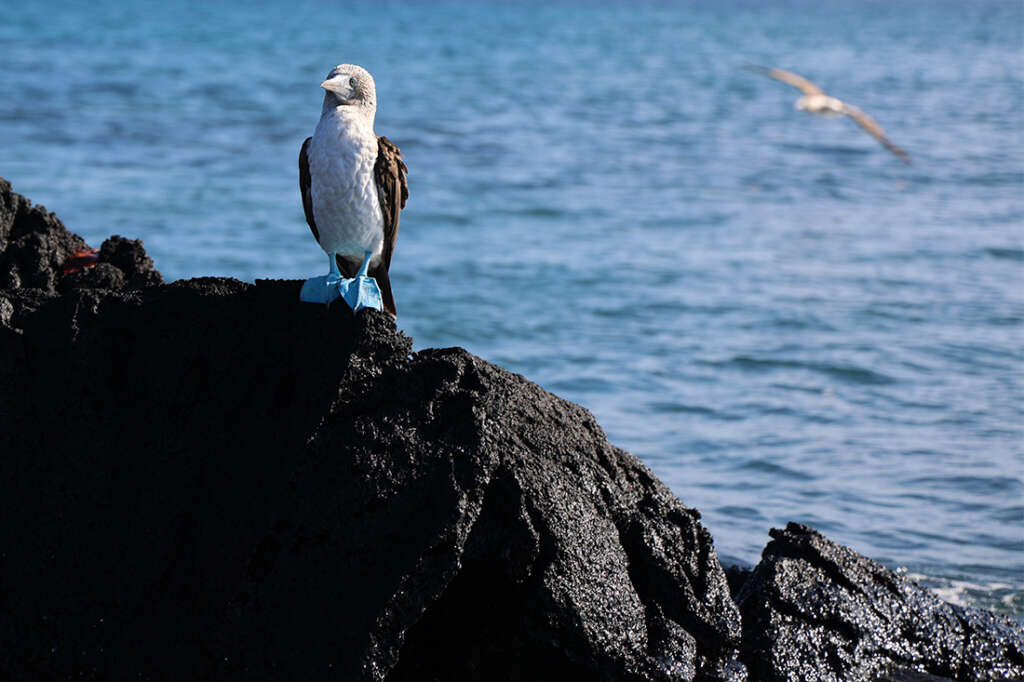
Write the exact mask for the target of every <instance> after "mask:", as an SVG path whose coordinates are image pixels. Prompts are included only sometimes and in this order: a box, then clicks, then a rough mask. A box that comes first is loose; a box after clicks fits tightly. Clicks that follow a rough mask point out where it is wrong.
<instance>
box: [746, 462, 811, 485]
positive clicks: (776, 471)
mask: <svg viewBox="0 0 1024 682" xmlns="http://www.w3.org/2000/svg"><path fill="white" fill-rule="evenodd" d="M737 469H738V470H740V471H757V472H760V473H767V474H773V475H776V476H782V477H784V478H790V479H794V480H797V481H813V480H814V479H815V478H816V477H815V476H814V475H813V474H809V473H807V472H804V471H797V470H796V469H790V468H789V467H784V466H782V465H781V464H776V463H775V462H769V461H768V460H766V459H752V460H750V461H748V462H744V463H743V464H742V465H740V466H739V467H737Z"/></svg>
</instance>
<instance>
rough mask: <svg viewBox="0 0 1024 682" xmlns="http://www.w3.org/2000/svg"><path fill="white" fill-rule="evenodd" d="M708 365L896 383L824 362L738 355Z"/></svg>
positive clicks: (878, 374)
mask: <svg viewBox="0 0 1024 682" xmlns="http://www.w3.org/2000/svg"><path fill="white" fill-rule="evenodd" d="M706 364H709V365H712V366H717V367H738V368H739V369H744V370H755V371H761V370H763V371H770V370H774V369H806V370H810V371H812V372H819V373H821V374H826V375H828V376H830V377H833V378H835V379H839V380H841V381H844V382H846V383H851V384H863V385H869V386H883V385H886V384H893V383H896V380H895V379H893V378H892V377H890V376H888V375H886V374H882V373H881V372H876V371H874V370H870V369H866V368H864V367H853V366H850V365H837V364H832V363H822V362H802V361H799V360H772V359H767V358H757V357H753V356H749V355H737V356H736V357H734V358H732V359H730V360H726V361H724V362H708V363H706Z"/></svg>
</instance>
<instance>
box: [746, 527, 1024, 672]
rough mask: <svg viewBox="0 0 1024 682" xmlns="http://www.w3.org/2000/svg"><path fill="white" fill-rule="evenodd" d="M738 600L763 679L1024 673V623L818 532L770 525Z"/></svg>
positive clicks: (749, 649) (753, 666)
mask: <svg viewBox="0 0 1024 682" xmlns="http://www.w3.org/2000/svg"><path fill="white" fill-rule="evenodd" d="M771 535H772V538H774V539H773V540H772V542H770V543H768V546H767V547H765V550H764V553H763V555H762V559H761V563H760V564H758V566H757V567H756V568H755V569H754V572H753V575H751V576H750V577H749V578H748V579H747V580H746V582H745V583H744V584H743V587H742V589H741V590H740V593H739V595H738V596H737V601H738V603H739V605H740V610H741V612H742V614H743V659H744V661H745V662H746V664H747V666H748V669H749V670H750V674H751V677H752V678H753V679H757V680H765V681H766V682H767V681H771V682H774V681H776V680H790V681H796V680H808V681H812V682H813V681H814V680H873V679H891V680H930V679H936V678H938V679H942V678H947V679H952V680H959V681H961V682H980V681H982V680H1020V679H1024V629H1022V628H1021V626H1020V624H1019V623H1016V622H1015V621H1013V620H1011V619H1009V618H1005V617H1001V616H998V615H996V614H993V613H991V612H988V611H982V610H979V609H970V608H964V607H961V606H956V605H953V604H948V603H946V602H943V601H941V600H940V599H938V598H937V597H936V596H935V595H934V594H932V593H931V592H929V591H928V590H926V589H924V588H922V587H920V586H919V585H917V584H916V583H914V582H912V581H910V580H908V579H906V578H904V577H903V576H900V575H898V574H897V573H895V572H893V571H891V570H889V569H887V568H885V567H884V566H882V565H881V564H878V563H876V562H874V561H872V560H870V559H867V558H865V557H863V556H861V555H859V554H857V553H856V552H854V551H853V550H851V549H848V548H846V547H842V546H840V545H837V544H835V543H834V542H832V541H830V540H828V539H827V538H825V537H824V536H822V535H821V534H819V533H817V532H815V531H814V530H812V529H810V528H808V527H806V526H802V525H799V524H795V523H790V524H789V525H787V526H786V528H785V530H778V529H773V530H772V531H771Z"/></svg>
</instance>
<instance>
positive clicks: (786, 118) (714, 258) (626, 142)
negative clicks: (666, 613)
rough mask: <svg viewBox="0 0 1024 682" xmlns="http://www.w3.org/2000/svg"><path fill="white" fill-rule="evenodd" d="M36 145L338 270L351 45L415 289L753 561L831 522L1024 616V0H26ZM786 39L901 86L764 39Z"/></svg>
mask: <svg viewBox="0 0 1024 682" xmlns="http://www.w3.org/2000/svg"><path fill="white" fill-rule="evenodd" d="M3 14H4V21H3V22H0V63H2V64H3V76H2V78H0V176H3V177H5V178H7V179H8V180H10V181H11V182H12V183H13V185H14V188H15V190H16V191H18V192H20V193H22V194H24V195H26V196H28V197H30V198H31V199H33V200H34V201H36V202H38V203H43V204H45V205H46V207H47V208H48V209H50V210H53V211H55V212H57V214H58V215H59V216H60V217H61V218H62V219H63V220H64V222H65V223H66V224H67V225H68V227H69V228H70V229H72V230H74V231H76V232H78V233H79V234H81V235H83V236H84V237H85V238H86V239H87V240H88V241H89V242H90V243H91V244H92V245H94V246H98V245H99V244H100V243H101V242H102V241H103V239H104V238H105V237H107V236H108V235H110V234H115V233H116V234H122V235H125V236H129V237H133V238H142V239H143V240H144V242H145V245H146V248H147V250H148V251H149V253H150V254H151V255H152V256H153V258H154V260H155V261H156V264H157V267H158V268H159V269H160V270H161V271H162V272H163V273H164V275H165V277H167V278H169V279H176V278H185V277H193V276H200V275H228V276H234V277H238V278H241V279H244V280H253V279H255V278H305V277H309V276H312V275H317V274H323V271H324V266H325V258H324V256H323V253H322V252H321V251H320V250H319V248H318V246H317V244H316V243H315V242H314V240H313V238H312V236H311V235H310V233H309V230H308V228H307V227H306V224H305V220H304V218H303V214H302V208H301V203H300V198H299V190H298V182H297V174H298V173H297V167H296V158H297V155H298V150H299V146H300V145H301V143H302V141H303V140H304V139H305V138H306V136H308V135H310V134H312V132H313V129H314V127H315V125H316V122H317V119H318V117H319V114H320V103H321V97H322V91H321V90H320V89H319V87H318V84H319V83H320V81H321V80H322V78H323V77H324V76H325V75H326V73H327V72H328V70H329V69H330V68H331V67H332V66H334V65H335V64H338V63H341V62H354V63H358V64H362V65H363V66H365V67H367V68H368V69H369V70H370V71H371V72H372V73H373V74H374V76H375V78H376V81H377V89H378V101H379V109H378V116H377V125H376V130H377V132H378V134H384V135H387V136H388V137H390V138H391V139H392V140H393V141H395V142H396V143H397V144H398V145H399V146H400V147H401V149H402V151H403V152H404V154H405V157H406V161H407V163H408V166H409V183H410V190H411V197H410V199H409V203H408V206H407V208H406V210H405V212H404V213H403V215H402V228H401V235H400V238H399V241H398V246H397V250H396V252H395V256H394V261H393V263H392V268H391V272H392V282H393V284H394V287H395V292H396V298H397V301H398V310H399V318H398V321H399V326H400V327H401V328H402V329H404V330H405V332H406V333H408V334H409V335H410V336H412V337H413V338H414V339H415V345H416V347H417V348H425V347H433V346H453V345H459V346H464V347H466V348H468V349H469V350H470V351H472V352H474V353H476V354H478V355H480V356H482V357H484V358H485V359H487V360H490V361H492V362H495V363H497V364H499V365H502V366H504V367H506V368H508V369H510V370H513V371H515V372H519V373H522V374H523V375H525V376H526V377H528V378H530V379H532V380H534V381H536V382H538V383H539V384H541V385H542V386H544V387H545V388H547V389H549V390H551V391H553V392H555V393H557V394H559V395H561V396H563V397H565V398H567V399H569V400H572V401H575V402H578V403H580V404H582V405H584V406H585V407H587V408H589V409H590V410H591V411H592V412H593V413H594V414H595V415H596V416H597V418H598V420H599V421H600V422H601V424H602V425H603V426H604V428H605V430H606V431H607V434H608V436H609V438H610V439H611V441H612V442H614V443H615V444H617V445H619V446H621V447H623V448H625V449H627V450H630V451H631V452H633V453H635V454H636V455H638V456H639V457H640V458H641V459H643V461H644V462H646V463H647V464H648V465H649V466H650V467H651V468H652V469H653V470H654V471H655V472H656V473H657V474H658V475H659V476H660V477H661V478H662V479H663V480H664V481H665V482H666V483H667V484H668V485H669V486H671V488H672V489H673V490H674V491H675V492H676V493H677V494H678V495H679V496H680V498H681V499H682V500H683V501H684V502H685V503H686V504H688V505H691V506H695V507H697V508H699V509H700V510H701V511H702V512H703V515H704V520H705V523H706V525H707V526H708V528H709V529H710V530H711V532H712V533H713V534H714V537H715V539H716V546H717V548H718V550H719V553H720V555H721V556H722V558H723V560H724V561H725V562H726V563H730V562H739V563H745V564H752V563H755V562H756V561H757V560H758V556H759V553H760V551H761V549H762V548H763V547H764V545H765V543H766V542H767V541H768V535H767V531H768V529H769V528H770V527H773V526H781V525H784V524H785V523H786V522H787V521H791V520H792V521H800V522H803V523H807V524H810V525H811V526H814V527H815V528H818V529H819V530H821V531H822V532H824V533H825V534H826V535H828V536H829V537H831V538H833V539H835V540H837V541H839V542H841V543H844V544H847V545H849V546H851V547H853V548H854V549H856V550H857V551H859V552H861V553H863V554H866V555H868V556H870V557H873V558H875V559H878V560H880V561H882V562H884V563H885V564H887V565H889V566H891V567H894V568H899V569H901V570H905V571H906V572H907V573H908V574H910V575H912V576H913V577H915V578H916V579H918V580H919V581H921V582H922V583H924V584H926V585H929V586H931V587H933V588H936V589H938V590H940V593H941V594H942V595H943V596H945V597H946V598H948V599H951V600H953V601H957V602H960V603H966V604H972V605H980V606H984V607H988V608H994V609H998V610H1000V611H1002V612H1005V613H1010V614H1014V615H1016V616H1017V617H1018V618H1020V617H1021V616H1022V615H1024V3H1021V2H1018V1H1007V2H1001V1H998V0H988V1H982V0H977V1H974V2H960V1H957V2H952V1H945V0H928V1H925V0H905V1H902V2H872V1H863V2H849V1H848V0H843V1H839V0H823V1H815V2H810V1H801V0H791V1H787V2H723V3H709V2H673V3H633V2H582V1H581V2H569V1H562V2H543V3H541V2H536V3H534V2H506V3H496V2H495V3H489V2H474V3H470V2H447V3H427V2H402V3H399V2H329V1H327V0H322V1H313V2H307V1H304V0H296V1H295V2H289V3H273V2H261V1H258V0H257V1H251V2H247V1H239V2H233V3H224V4H220V3H217V4H215V3H207V2H198V1H197V0H166V1H162V2H124V3H121V2H113V1H111V0H94V1H93V2H89V3H78V2H70V1H66V2H59V1H53V0H39V1H37V2H21V3H8V4H7V6H5V9H4V13H3ZM746 63H755V64H764V65H769V66H780V67H783V68H788V69H791V70H793V71H796V72H798V73H800V74H803V75H804V76H806V77H808V78H810V79H812V80H813V81H815V82H816V83H818V84H819V85H821V86H822V87H823V88H824V89H826V90H827V91H828V92H830V93H831V94H834V95H836V96H838V97H841V98H844V99H847V100H849V101H851V102H852V103H854V104H856V105H858V106H859V107H861V108H862V109H864V110H865V111H867V112H868V113H869V114H871V115H872V116H874V117H875V118H876V119H877V120H878V122H879V123H880V124H881V125H882V126H883V127H884V128H885V129H886V131H887V133H888V134H889V135H890V137H891V139H892V140H893V141H894V142H895V143H896V144H898V145H899V146H901V147H903V148H905V149H906V150H907V151H908V152H909V153H910V154H911V156H912V157H913V160H914V163H913V165H911V166H907V165H904V164H903V163H901V162H900V161H899V159H897V158H896V157H894V156H893V155H891V154H889V153H888V152H887V151H886V150H885V149H883V148H882V147H881V146H880V145H878V144H877V143H876V142H875V140H873V139H872V138H871V137H869V136H868V135H867V134H865V133H864V131H862V130H860V129H859V128H858V127H857V126H856V124H855V123H854V122H853V121H852V120H849V119H846V118H838V119H822V118H817V117H812V116H808V115H806V114H804V113H802V112H798V111H795V110H794V108H793V102H794V101H795V99H796V98H797V97H798V96H799V94H800V93H799V92H798V91H797V90H795V89H793V88H791V87H789V86H787V85H784V84H782V83H779V82H775V81H772V80H769V79H767V78H764V77H762V76H760V75H757V74H754V73H751V72H749V71H745V70H743V69H741V68H740V67H741V66H742V65H743V64H746Z"/></svg>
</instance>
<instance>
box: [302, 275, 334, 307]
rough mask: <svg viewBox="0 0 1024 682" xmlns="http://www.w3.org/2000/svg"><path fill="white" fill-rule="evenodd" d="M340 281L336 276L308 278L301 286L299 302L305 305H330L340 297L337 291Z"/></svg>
mask: <svg viewBox="0 0 1024 682" xmlns="http://www.w3.org/2000/svg"><path fill="white" fill-rule="evenodd" d="M341 281H342V279H341V278H340V277H338V276H336V275H335V276H332V275H321V276H320V277H310V278H309V279H307V280H306V281H305V283H303V285H302V290H301V291H300V292H299V300H300V301H305V302H306V303H324V304H327V303H330V302H331V301H333V300H334V299H336V298H338V297H339V296H340V295H341V292H340V291H339V290H338V283H339V282H341Z"/></svg>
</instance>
